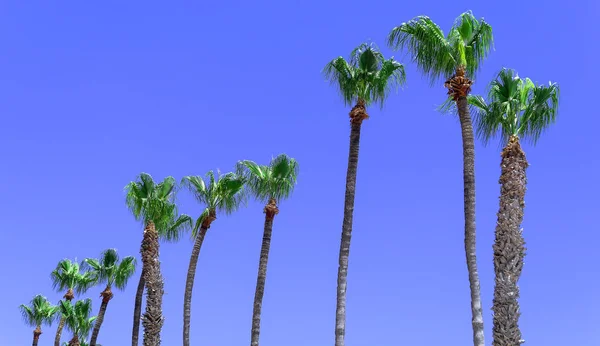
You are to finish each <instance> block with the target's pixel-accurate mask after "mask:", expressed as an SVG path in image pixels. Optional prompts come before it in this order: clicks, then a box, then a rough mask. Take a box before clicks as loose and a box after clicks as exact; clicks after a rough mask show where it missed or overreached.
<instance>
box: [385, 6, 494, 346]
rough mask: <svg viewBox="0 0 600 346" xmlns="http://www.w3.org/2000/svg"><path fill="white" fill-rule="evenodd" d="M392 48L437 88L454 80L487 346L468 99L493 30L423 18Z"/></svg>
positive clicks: (478, 338) (475, 293)
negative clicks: (405, 54) (448, 26)
mask: <svg viewBox="0 0 600 346" xmlns="http://www.w3.org/2000/svg"><path fill="white" fill-rule="evenodd" d="M388 44H389V45H390V46H391V47H392V48H394V49H404V50H406V51H408V52H409V53H410V54H411V55H412V60H413V61H414V62H415V63H416V65H417V68H418V69H419V70H420V71H421V72H422V73H423V74H425V75H427V76H428V77H429V78H430V81H431V83H432V85H433V84H434V83H435V82H436V81H438V80H439V79H440V78H447V77H449V79H448V80H446V83H445V84H444V86H445V87H446V88H447V89H448V95H450V97H451V98H452V100H453V101H454V102H455V103H456V107H457V109H458V118H459V120H460V126H461V132H462V146H463V182H464V214H465V252H466V259H467V269H468V272H469V285H470V290H471V314H472V324H473V344H474V345H475V346H484V344H485V341H484V335H483V314H482V308H481V292H480V291H481V289H480V284H479V273H478V271H477V255H476V237H475V236H476V232H475V140H474V136H473V125H472V123H471V115H470V113H469V107H468V103H467V95H468V94H469V92H470V90H471V85H472V84H473V82H472V80H471V78H473V77H474V75H475V73H476V72H477V71H478V69H479V67H480V66H481V63H482V62H483V59H484V58H485V57H486V56H487V54H488V52H489V50H490V49H491V47H492V45H493V36H492V27H491V26H490V25H489V24H488V23H486V22H485V21H484V20H483V18H482V19H481V20H477V19H476V18H475V17H474V16H473V13H471V12H470V11H469V12H465V13H463V14H461V15H460V16H459V17H458V18H457V19H456V21H455V22H454V25H453V26H452V28H451V29H450V31H449V32H448V35H444V32H443V31H442V30H441V29H440V27H439V26H438V25H437V24H435V23H434V22H433V21H432V20H431V19H430V18H429V17H426V16H419V17H416V18H414V19H412V20H410V21H408V22H407V23H402V24H401V25H400V26H397V27H395V28H394V29H392V31H391V32H390V34H389V35H388Z"/></svg>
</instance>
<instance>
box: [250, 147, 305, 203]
mask: <svg viewBox="0 0 600 346" xmlns="http://www.w3.org/2000/svg"><path fill="white" fill-rule="evenodd" d="M238 171H239V174H241V175H243V176H244V177H245V180H246V186H247V187H248V189H249V190H250V191H251V192H252V194H253V195H254V197H255V198H256V199H257V200H259V201H261V202H265V203H266V202H268V201H269V199H271V198H275V199H276V200H281V199H284V198H287V197H289V196H290V194H291V193H292V191H293V190H294V186H295V185H296V180H297V177H298V163H297V162H296V160H294V159H293V158H291V157H289V156H287V155H285V154H280V155H278V156H277V157H275V158H273V159H272V160H271V163H270V164H269V165H267V166H263V165H259V164H257V163H255V162H253V161H250V160H244V161H240V162H238Z"/></svg>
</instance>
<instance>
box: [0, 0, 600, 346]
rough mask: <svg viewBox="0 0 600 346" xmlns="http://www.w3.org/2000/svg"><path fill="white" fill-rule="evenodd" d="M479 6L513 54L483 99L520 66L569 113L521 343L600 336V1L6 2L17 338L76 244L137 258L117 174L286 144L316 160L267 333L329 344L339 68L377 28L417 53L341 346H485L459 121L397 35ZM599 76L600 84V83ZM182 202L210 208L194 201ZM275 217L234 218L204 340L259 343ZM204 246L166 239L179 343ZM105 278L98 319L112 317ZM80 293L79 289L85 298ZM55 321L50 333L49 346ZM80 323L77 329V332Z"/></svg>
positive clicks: (550, 165) (377, 121) (221, 224)
mask: <svg viewBox="0 0 600 346" xmlns="http://www.w3.org/2000/svg"><path fill="white" fill-rule="evenodd" d="M468 9H472V10H473V12H474V14H475V15H476V16H477V17H481V16H483V17H485V19H486V20H487V21H488V22H489V23H490V24H491V25H492V26H493V28H494V36H495V48H496V50H495V51H493V52H492V53H491V54H490V56H489V59H487V61H486V62H485V63H484V64H483V69H482V70H481V73H480V74H479V75H478V76H477V78H476V80H475V85H474V88H473V92H474V93H481V92H483V91H484V90H485V87H486V85H487V83H488V82H489V81H490V80H491V78H492V77H493V76H494V75H495V74H496V73H497V72H498V71H499V70H500V69H501V68H502V67H510V68H514V69H516V70H517V71H518V72H519V74H520V75H521V76H523V77H525V76H526V77H530V78H531V79H533V80H534V81H535V82H536V83H547V82H548V81H549V80H552V81H556V82H558V83H560V86H561V91H562V95H561V104H560V113H559V118H558V123H557V124H556V125H555V126H553V127H552V128H551V129H550V130H549V131H548V132H547V133H545V134H544V136H543V137H542V138H541V140H540V141H539V143H538V145H537V147H535V148H532V147H531V146H528V145H527V146H525V150H526V153H527V155H528V159H529V161H530V163H531V166H530V168H529V170H528V175H529V185H528V191H527V196H526V202H527V207H526V214H525V223H524V229H525V233H524V234H525V238H526V241H527V246H528V251H527V257H526V263H525V268H524V271H523V276H522V280H521V282H520V284H521V307H522V313H523V315H522V319H521V326H522V330H523V335H524V338H525V339H526V340H527V344H526V345H578V346H598V345H600V336H599V333H598V331H599V330H600V329H599V328H600V327H599V326H600V314H599V312H598V311H600V292H599V290H598V286H599V285H600V277H599V276H600V275H599V274H600V270H599V269H598V263H600V261H599V260H600V251H598V243H599V241H600V232H598V231H600V227H599V226H598V221H597V220H598V219H597V215H598V212H599V211H600V208H599V203H598V195H599V194H600V188H599V183H598V176H599V174H600V159H599V158H598V151H599V149H600V144H599V142H598V132H597V128H598V127H599V126H600V120H599V118H598V116H597V109H596V108H597V107H596V104H597V99H598V95H597V80H598V78H597V77H598V72H597V69H596V68H595V67H594V66H595V65H592V61H594V62H595V61H596V60H597V59H596V57H597V55H598V50H597V49H598V48H597V46H596V42H594V41H593V40H597V37H598V31H597V28H596V27H595V24H592V19H593V18H596V19H597V18H598V15H599V13H600V12H599V10H598V5H595V4H592V2H591V1H590V2H588V3H585V2H579V1H562V2H556V3H555V4H551V3H549V2H546V1H537V0H536V1H519V2H515V3H514V4H513V3H507V2H497V1H496V2H491V1H490V2H485V1H478V2H475V1H465V2H463V3H460V4H459V3H457V2H448V1H417V2H402V1H390V0H385V1H370V2H364V1H362V2H359V1H344V2H341V1H314V0H309V1H275V0H273V1H265V0H257V1H215V2H205V1H196V2H192V1H186V2H177V1H176V2H153V1H144V2H141V1H126V2H123V1H103V2H97V3H93V2H77V1H66V2H41V1H4V2H2V3H1V4H0V32H2V48H1V54H0V70H1V71H2V72H1V73H0V119H1V123H0V131H1V136H0V157H1V162H2V164H1V166H0V181H2V183H0V203H1V208H0V222H1V225H2V227H1V229H2V233H1V236H0V240H1V242H2V251H1V252H0V261H1V263H4V266H3V269H2V271H1V273H2V274H1V277H2V280H1V285H0V297H3V298H2V307H3V313H2V314H0V345H2V346H5V345H6V346H8V345H10V346H13V345H25V344H29V342H31V338H32V328H30V327H27V326H25V325H24V324H23V323H22V321H21V318H20V315H19V311H18V309H17V307H18V305H19V304H21V303H27V302H28V301H29V300H30V299H31V298H32V297H33V296H34V295H35V294H38V293H42V294H44V295H46V296H47V297H48V298H49V299H51V300H52V301H53V302H57V301H58V300H59V299H60V297H61V296H62V295H63V293H54V292H53V291H52V287H51V284H50V280H49V274H50V272H51V271H52V269H53V268H54V266H55V265H56V263H57V262H58V261H59V260H60V259H62V258H78V259H80V260H81V259H84V258H85V257H94V256H98V255H99V254H100V252H101V251H102V250H104V249H106V248H110V247H114V248H117V249H118V251H119V253H120V254H121V255H122V256H126V255H135V256H137V257H139V246H140V241H141V238H142V226H141V225H140V224H139V223H137V222H136V221H135V220H134V219H133V217H132V216H131V214H130V213H129V211H128V210H127V208H126V206H125V203H124V191H123V187H124V186H125V185H126V184H127V183H128V182H130V181H131V180H134V179H135V178H136V176H137V175H138V174H139V173H140V172H148V173H150V174H152V175H153V177H154V178H155V179H157V180H159V179H163V178H164V177H165V176H168V175H172V176H174V177H175V178H176V179H178V180H179V179H181V177H183V176H184V175H190V174H192V175H196V174H201V175H203V174H205V173H206V172H207V171H208V170H211V169H215V170H216V169H220V170H221V171H228V170H231V169H233V167H234V164H235V163H236V161H237V160H240V159H251V160H255V161H258V162H260V163H263V164H264V163H267V162H268V161H269V160H270V158H271V157H272V156H274V155H277V154H279V153H287V154H289V155H290V156H292V157H295V158H296V159H297V160H298V161H299V163H300V165H301V173H300V177H299V182H298V186H297V188H296V191H295V193H294V195H293V198H291V199H290V200H288V201H285V202H283V203H281V205H280V211H281V212H280V214H279V215H278V216H277V218H276V219H275V224H274V236H273V241H272V249H271V257H270V262H269V272H268V278H267V288H266V295H265V299H264V305H263V315H262V335H261V345H263V346H280V345H285V346H326V345H331V344H333V339H334V321H335V291H336V275H337V266H338V264H337V258H338V249H339V240H340V232H341V224H342V212H343V199H344V187H345V174H346V164H347V155H348V136H349V124H348V111H349V107H346V106H344V105H343V103H342V101H341V100H340V98H339V96H338V94H337V92H336V90H335V89H334V88H333V87H330V86H329V85H328V83H326V82H325V81H324V80H323V77H322V75H321V73H320V72H321V69H322V68H323V66H324V65H325V64H326V63H327V62H328V61H329V60H331V59H333V58H335V57H337V56H339V55H343V56H345V57H347V56H348V54H349V53H350V51H351V50H352V49H353V48H354V47H356V46H357V45H358V44H359V43H361V42H363V41H366V40H369V39H372V40H373V41H374V42H376V43H378V44H379V46H380V47H381V48H382V50H383V52H384V54H385V55H386V56H391V55H395V57H396V58H397V59H398V60H400V61H401V62H404V63H406V66H407V85H406V87H405V88H404V90H402V91H400V92H399V93H398V94H396V95H392V96H391V97H390V98H389V101H388V102H387V105H386V107H385V108H384V110H383V111H380V110H379V109H378V108H377V107H371V108H370V110H369V113H370V115H371V118H370V119H369V120H367V121H366V122H365V123H364V125H363V133H362V143H361V152H360V155H361V156H360V163H359V172H358V186H357V194H356V209H355V214H354V233H353V239H352V249H351V258H350V269H349V288H348V310H347V338H346V339H347V345H348V346H372V345H373V346H386V345H390V346H391V345H469V344H470V343H471V342H472V341H471V338H472V336H471V323H470V320H471V317H470V306H469V288H468V279H467V269H466V264H465V254H464V247H463V211H462V208H463V203H462V200H463V185H462V184H463V183H462V150H461V138H460V129H459V124H458V120H457V119H456V118H454V117H452V116H449V115H446V116H444V115H441V114H439V113H438V112H436V110H435V107H436V106H437V105H439V104H440V103H441V102H443V101H444V99H445V94H446V90H445V89H444V88H443V85H442V83H439V84H438V85H436V86H435V87H433V88H430V87H429V85H428V83H427V82H426V81H425V80H424V79H423V78H422V77H421V76H420V75H419V74H418V73H417V71H416V69H415V67H414V66H413V65H412V64H411V63H410V61H409V59H408V58H407V57H405V56H403V55H401V54H399V53H394V52H391V51H390V50H389V49H388V48H387V47H386V46H385V37H386V35H387V34H388V32H389V30H390V29H392V27H394V26H396V25H399V24H400V23H402V22H403V21H407V20H409V19H411V18H412V17H414V16H417V15H421V14H427V15H429V16H430V17H431V18H432V19H433V20H434V21H435V22H436V23H438V24H440V26H441V27H442V29H443V30H444V31H445V32H447V30H448V29H449V28H450V26H451V24H452V22H453V20H454V18H455V17H457V16H458V15H459V14H460V13H461V12H463V11H465V10H468ZM594 74H595V76H596V77H593V76H594ZM499 162H500V156H499V148H498V145H497V143H492V144H490V145H489V146H487V147H483V146H481V145H480V143H478V145H477V152H476V163H477V164H476V174H477V226H478V228H477V231H478V244H477V246H478V253H477V254H478V259H479V261H478V263H479V270H480V276H481V288H482V296H483V302H484V317H485V328H486V344H487V345H490V344H491V325H492V318H491V316H492V315H491V303H492V294H493V265H492V242H493V233H494V227H495V222H496V215H495V214H496V211H497V208H498V194H499V185H498V177H499ZM178 202H179V204H180V209H181V211H182V212H185V213H189V214H191V215H193V216H194V217H196V216H198V215H199V213H200V211H201V208H202V206H200V205H198V204H197V203H196V202H195V201H194V200H193V198H192V197H191V196H190V194H189V193H187V192H185V191H183V192H181V193H180V194H179V195H178ZM263 219H264V215H263V213H262V206H261V205H260V204H258V203H255V202H251V203H249V204H248V206H247V207H245V208H242V209H241V210H240V211H239V212H237V213H235V214H233V215H231V216H225V215H219V218H218V220H217V221H216V222H215V223H214V224H213V226H212V227H211V229H210V231H209V233H208V236H207V238H206V240H205V242H204V248H203V249H202V253H201V255H200V260H199V265H198V271H197V274H196V282H195V286H194V296H193V303H192V329H191V330H192V335H191V338H192V344H193V345H206V346H239V345H244V344H249V339H250V325H251V314H252V299H253V296H254V287H255V282H256V272H257V266H258V256H259V251H260V244H261V237H262V226H263ZM191 248H192V242H191V241H189V240H188V239H184V240H183V241H181V242H180V243H177V244H164V245H161V260H162V269H163V275H164V277H165V291H166V294H165V297H164V314H165V316H166V323H165V325H164V328H163V332H162V340H163V345H166V346H174V345H179V344H181V338H182V337H181V334H182V320H183V292H184V285H185V274H186V271H187V266H188V262H189V255H190V253H191ZM138 275H139V272H138V274H136V276H135V277H134V278H133V279H132V280H131V282H130V284H129V286H128V287H127V289H126V290H125V291H124V292H120V291H116V292H115V296H114V299H113V300H112V301H111V302H110V305H109V307H108V311H107V314H106V318H105V321H104V324H103V326H102V330H101V333H100V337H99V342H100V343H102V344H103V345H104V346H126V345H128V344H129V343H130V334H131V324H132V312H133V303H134V302H133V300H134V299H133V298H134V294H135V288H136V285H137V280H138ZM101 290H102V287H96V288H93V289H92V290H91V291H89V292H88V294H87V295H85V296H86V297H91V298H93V302H94V306H93V309H94V311H95V313H96V312H97V310H98V308H99V307H100V298H98V294H99V293H100V291H101ZM78 298H83V297H78ZM55 330H56V329H55V326H53V327H51V328H47V327H46V328H45V329H44V334H43V335H42V336H41V339H40V345H51V344H52V341H53V335H54V333H55ZM69 334H70V333H68V332H65V333H63V340H65V341H66V340H69V339H70V335H69Z"/></svg>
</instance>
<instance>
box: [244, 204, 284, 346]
mask: <svg viewBox="0 0 600 346" xmlns="http://www.w3.org/2000/svg"><path fill="white" fill-rule="evenodd" d="M264 212H265V227H264V231H263V239H262V246H261V248H260V260H259V262H258V276H257V278H256V291H255V292H254V309H253V310H252V332H251V337H250V345H251V346H258V340H259V337H260V314H261V310H262V300H263V296H264V294H265V282H266V281H267V263H268V261H269V250H270V248H271V234H272V233H273V219H274V218H275V215H276V214H277V213H279V210H278V209H277V202H276V201H275V199H274V198H271V200H270V201H269V203H268V204H267V205H266V206H265V209H264Z"/></svg>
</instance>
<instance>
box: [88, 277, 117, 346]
mask: <svg viewBox="0 0 600 346" xmlns="http://www.w3.org/2000/svg"><path fill="white" fill-rule="evenodd" d="M100 297H101V298H102V304H100V312H98V317H97V318H96V321H95V322H94V330H93V331H92V337H91V338H90V346H96V340H97V339H98V333H100V327H102V322H104V314H105V313H106V307H107V306H108V302H109V301H110V300H111V299H112V297H113V293H112V290H111V287H110V286H106V288H105V289H104V291H102V293H100Z"/></svg>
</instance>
